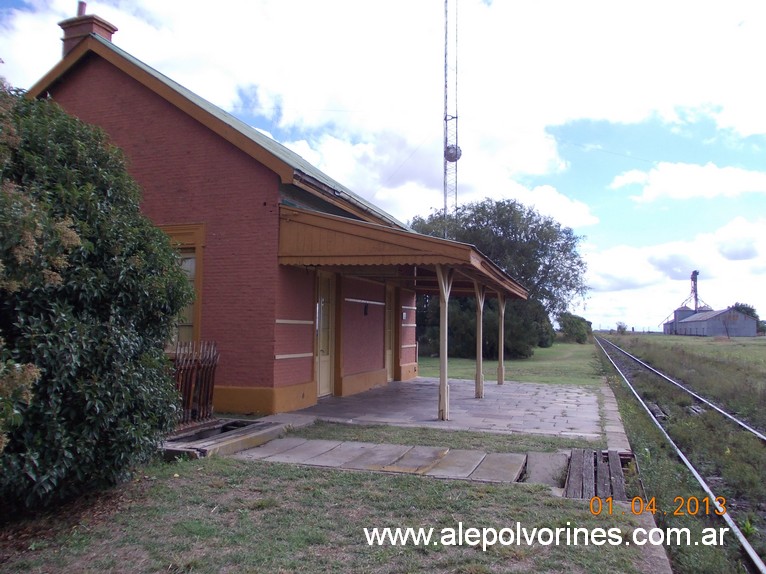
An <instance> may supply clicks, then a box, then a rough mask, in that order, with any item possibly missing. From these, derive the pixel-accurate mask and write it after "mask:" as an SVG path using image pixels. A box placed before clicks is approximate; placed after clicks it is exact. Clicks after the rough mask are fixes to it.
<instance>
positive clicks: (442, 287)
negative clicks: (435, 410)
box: [436, 265, 454, 421]
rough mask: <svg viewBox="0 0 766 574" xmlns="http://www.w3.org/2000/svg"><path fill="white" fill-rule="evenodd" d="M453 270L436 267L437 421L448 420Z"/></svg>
mask: <svg viewBox="0 0 766 574" xmlns="http://www.w3.org/2000/svg"><path fill="white" fill-rule="evenodd" d="M453 273H454V270H453V269H446V270H445V269H444V268H443V267H442V266H441V265H437V266H436V277H437V279H438V280H439V420H440V421H448V420H449V381H448V380H447V331H448V323H447V306H448V304H449V292H450V290H451V289H452V275H453Z"/></svg>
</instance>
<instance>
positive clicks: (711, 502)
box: [590, 496, 726, 516]
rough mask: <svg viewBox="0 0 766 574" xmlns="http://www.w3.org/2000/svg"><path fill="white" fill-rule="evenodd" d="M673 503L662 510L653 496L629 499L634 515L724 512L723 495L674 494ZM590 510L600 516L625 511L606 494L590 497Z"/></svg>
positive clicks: (594, 514)
mask: <svg viewBox="0 0 766 574" xmlns="http://www.w3.org/2000/svg"><path fill="white" fill-rule="evenodd" d="M673 504H675V505H676V506H675V508H673V509H672V510H665V511H662V510H660V509H658V508H657V501H656V500H655V499H654V497H653V496H652V497H651V498H649V499H648V500H644V499H643V498H641V497H640V496H636V497H634V498H633V499H632V500H631V501H630V513H631V514H634V515H638V514H644V513H650V514H672V515H673V516H686V515H690V516H698V515H701V514H702V515H708V516H709V515H711V514H714V515H716V516H722V515H724V514H726V498H724V497H723V496H716V497H715V499H711V498H710V497H708V496H705V497H703V498H697V497H696V496H689V497H684V496H676V497H675V498H674V499H673ZM590 512H591V514H593V516H600V515H601V514H606V515H607V516H611V515H613V514H626V513H627V511H625V510H623V509H622V507H620V506H617V507H615V505H614V501H613V500H612V497H611V496H607V497H606V498H602V497H600V496H594V497H593V498H591V499H590Z"/></svg>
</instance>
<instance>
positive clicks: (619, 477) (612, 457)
mask: <svg viewBox="0 0 766 574" xmlns="http://www.w3.org/2000/svg"><path fill="white" fill-rule="evenodd" d="M609 474H610V478H611V481H612V497H613V498H614V499H615V500H628V496H627V494H625V476H624V475H623V474H622V462H620V453H618V452H617V451H616V450H610V451H609Z"/></svg>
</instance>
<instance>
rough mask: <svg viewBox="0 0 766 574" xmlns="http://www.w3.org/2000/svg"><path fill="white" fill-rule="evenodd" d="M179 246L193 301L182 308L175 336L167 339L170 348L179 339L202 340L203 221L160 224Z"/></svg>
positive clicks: (174, 244)
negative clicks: (191, 288)
mask: <svg viewBox="0 0 766 574" xmlns="http://www.w3.org/2000/svg"><path fill="white" fill-rule="evenodd" d="M160 229H162V230H163V231H164V232H165V233H167V234H168V236H169V237H170V241H171V243H172V244H173V246H174V247H175V248H176V249H178V253H179V257H180V259H181V269H182V270H183V272H184V273H185V275H186V278H187V279H188V280H189V282H190V283H191V284H192V285H193V286H194V301H192V302H191V303H190V304H189V305H187V306H186V308H185V309H184V310H183V311H182V312H181V316H180V317H179V320H178V323H177V326H178V330H177V331H176V334H175V336H174V337H173V340H172V341H169V342H168V349H175V346H176V343H177V342H180V343H186V342H189V341H199V340H200V333H201V319H202V252H203V247H204V238H205V227H204V224H201V223H198V224H191V225H161V226H160Z"/></svg>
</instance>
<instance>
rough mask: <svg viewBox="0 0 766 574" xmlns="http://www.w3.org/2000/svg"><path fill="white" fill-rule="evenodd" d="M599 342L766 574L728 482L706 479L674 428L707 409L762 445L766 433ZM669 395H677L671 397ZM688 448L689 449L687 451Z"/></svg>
mask: <svg viewBox="0 0 766 574" xmlns="http://www.w3.org/2000/svg"><path fill="white" fill-rule="evenodd" d="M596 343H597V344H598V346H599V347H600V348H601V351H602V352H603V353H604V355H605V356H606V358H607V359H608V360H609V362H610V363H611V364H612V366H613V367H614V368H615V370H616V371H617V372H618V374H619V375H620V376H621V377H622V379H623V381H624V382H625V383H626V384H627V386H628V387H629V388H630V390H631V391H632V393H633V395H634V396H635V397H636V399H637V400H638V402H639V403H640V404H641V406H642V407H643V409H644V410H645V411H646V413H647V415H648V416H649V417H650V419H651V420H652V421H653V422H654V424H655V425H656V427H657V428H658V429H659V430H660V432H661V433H662V434H663V435H664V437H665V439H666V440H667V441H668V443H669V444H670V446H671V447H672V448H673V449H674V450H675V452H676V454H677V455H678V458H679V459H680V460H681V461H682V462H683V463H684V464H685V465H686V466H687V468H688V469H689V470H690V472H691V473H692V475H693V476H694V478H695V479H696V480H697V482H698V483H699V485H700V487H701V488H702V489H703V490H704V491H705V492H706V493H707V495H708V499H709V501H710V502H711V503H712V505H714V512H713V513H714V514H716V515H718V516H720V517H721V518H722V519H723V520H725V521H726V524H727V526H728V527H729V528H730V530H731V533H732V534H733V535H734V536H735V537H736V538H737V541H738V542H739V544H740V545H741V547H742V548H743V550H744V552H745V554H746V556H747V558H748V559H749V561H750V562H751V566H752V568H753V571H755V572H760V573H761V574H766V565H765V564H764V557H763V556H762V555H763V554H764V553H763V550H761V555H759V553H758V551H756V549H755V548H753V546H752V545H751V543H750V541H749V540H748V538H747V537H746V536H745V534H744V533H743V532H742V530H741V529H740V526H739V525H738V524H737V523H736V522H735V520H734V518H733V517H732V515H731V513H730V510H732V507H733V506H734V505H732V504H731V503H729V504H728V505H727V502H726V501H727V498H726V497H725V496H722V494H721V493H722V492H724V493H727V494H728V493H729V492H730V491H731V489H730V488H729V487H728V485H727V484H726V483H724V482H723V481H721V480H720V477H715V479H716V480H715V481H714V480H712V479H711V477H708V479H707V480H706V478H705V477H704V474H705V472H704V471H701V470H700V469H699V468H697V467H699V466H708V465H707V464H702V465H700V463H699V461H700V459H701V455H700V454H699V453H698V452H696V451H694V449H693V448H689V446H690V445H689V441H688V440H686V441H682V442H686V443H687V444H686V445H685V446H684V448H683V449H682V448H680V447H679V445H678V444H677V442H678V441H676V440H674V438H673V436H671V435H672V434H675V433H674V429H677V428H679V426H682V425H679V424H678V421H679V417H681V418H683V417H684V416H686V417H696V416H701V415H703V414H704V413H707V412H709V413H715V415H706V416H708V417H712V416H720V419H721V420H720V425H721V426H722V427H723V426H725V425H736V427H734V428H736V431H734V432H741V433H746V434H747V435H748V436H754V437H756V438H757V439H758V440H759V441H760V442H761V444H763V443H766V435H764V434H763V433H762V432H761V431H759V430H758V429H756V428H754V427H752V426H751V425H750V424H748V422H746V421H743V420H740V419H739V418H737V417H736V416H735V415H733V414H731V413H729V412H727V411H726V410H725V409H723V408H721V407H720V406H719V405H717V404H715V403H714V402H713V401H710V400H708V399H707V398H705V397H702V396H700V395H698V394H697V393H695V392H694V391H693V390H691V389H690V388H688V387H687V386H686V385H684V384H682V383H680V382H678V381H675V380H673V379H672V378H670V377H668V376H667V375H665V374H664V373H662V372H661V371H659V370H657V369H655V368H654V367H652V366H651V365H648V364H647V363H645V362H643V361H642V360H641V359H640V358H638V357H635V356H633V355H631V354H630V353H628V352H627V351H625V350H623V349H621V348H620V347H619V346H617V345H615V344H614V343H612V342H611V341H609V340H607V339H604V338H601V337H596ZM663 387H664V388H663ZM667 387H672V389H673V391H671V392H668V391H667ZM658 389H659V390H658ZM669 397H676V398H674V399H671V398H669ZM706 438H709V437H703V436H701V437H699V439H701V440H700V442H704V440H705V439H706ZM684 450H686V451H687V452H684ZM692 451H694V452H692ZM693 461H694V462H693ZM695 463H696V466H695ZM710 483H714V485H715V489H716V490H717V491H718V492H715V491H714V489H713V487H711V486H710ZM728 500H730V501H731V500H732V499H731V497H729V499H728ZM752 502H753V503H755V504H757V503H760V502H761V501H759V500H754V501H752ZM747 505H748V503H747V502H745V503H744V504H743V506H747Z"/></svg>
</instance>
